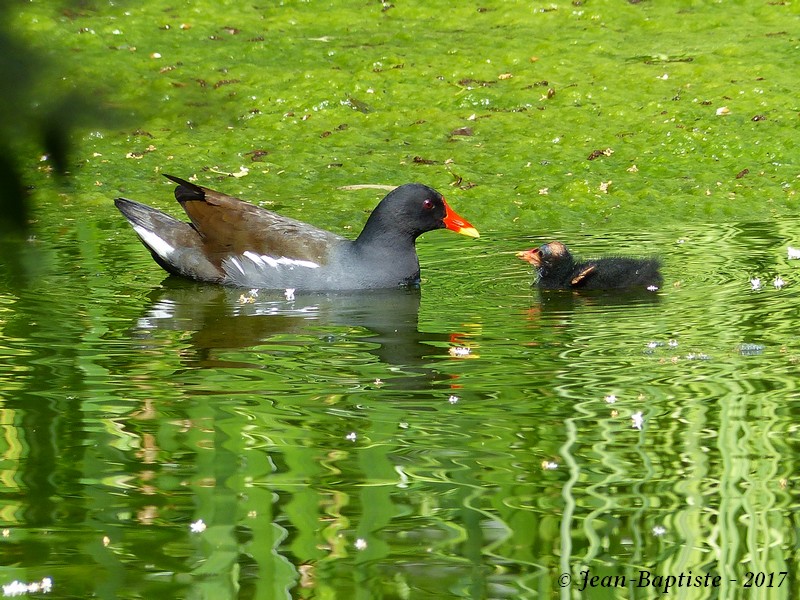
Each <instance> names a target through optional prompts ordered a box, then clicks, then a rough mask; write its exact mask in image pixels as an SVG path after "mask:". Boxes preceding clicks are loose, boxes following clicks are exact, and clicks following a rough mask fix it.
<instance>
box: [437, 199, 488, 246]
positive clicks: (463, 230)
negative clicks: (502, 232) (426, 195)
mask: <svg viewBox="0 0 800 600" xmlns="http://www.w3.org/2000/svg"><path fill="white" fill-rule="evenodd" d="M442 202H444V209H445V215H444V219H442V220H443V221H444V226H445V227H447V228H448V229H449V230H450V231H455V232H456V233H460V234H461V235H468V236H469V237H474V238H476V237H481V234H480V233H478V230H477V229H475V228H474V227H473V226H472V225H471V224H470V222H469V221H467V220H466V219H464V218H463V217H462V216H461V215H459V214H458V213H457V212H456V211H454V210H453V209H452V208H450V205H449V204H447V202H445V200H444V198H442Z"/></svg>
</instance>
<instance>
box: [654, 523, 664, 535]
mask: <svg viewBox="0 0 800 600" xmlns="http://www.w3.org/2000/svg"><path fill="white" fill-rule="evenodd" d="M665 533H667V529H666V527H663V526H661V525H656V526H655V527H653V535H655V536H662V535H664V534H665Z"/></svg>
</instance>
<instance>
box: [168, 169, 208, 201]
mask: <svg viewBox="0 0 800 600" xmlns="http://www.w3.org/2000/svg"><path fill="white" fill-rule="evenodd" d="M162 175H164V177H166V178H167V179H169V180H170V181H174V182H175V183H177V184H178V187H176V188H175V199H176V200H177V201H178V202H188V201H191V200H205V197H206V193H205V191H204V190H203V188H202V187H200V186H199V185H195V184H194V183H192V182H191V181H186V180H185V179H181V178H180V177H175V176H174V175H167V174H166V173H162Z"/></svg>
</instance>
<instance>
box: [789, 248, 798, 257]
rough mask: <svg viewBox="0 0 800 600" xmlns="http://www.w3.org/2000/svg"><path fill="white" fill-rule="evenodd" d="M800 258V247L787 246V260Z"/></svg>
mask: <svg viewBox="0 0 800 600" xmlns="http://www.w3.org/2000/svg"><path fill="white" fill-rule="evenodd" d="M797 259H800V248H792V247H791V246H789V260H797Z"/></svg>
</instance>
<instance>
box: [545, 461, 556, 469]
mask: <svg viewBox="0 0 800 600" xmlns="http://www.w3.org/2000/svg"><path fill="white" fill-rule="evenodd" d="M557 468H558V463H557V462H555V461H552V460H544V461H542V469H544V470H545V471H555V470H556V469H557Z"/></svg>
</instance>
